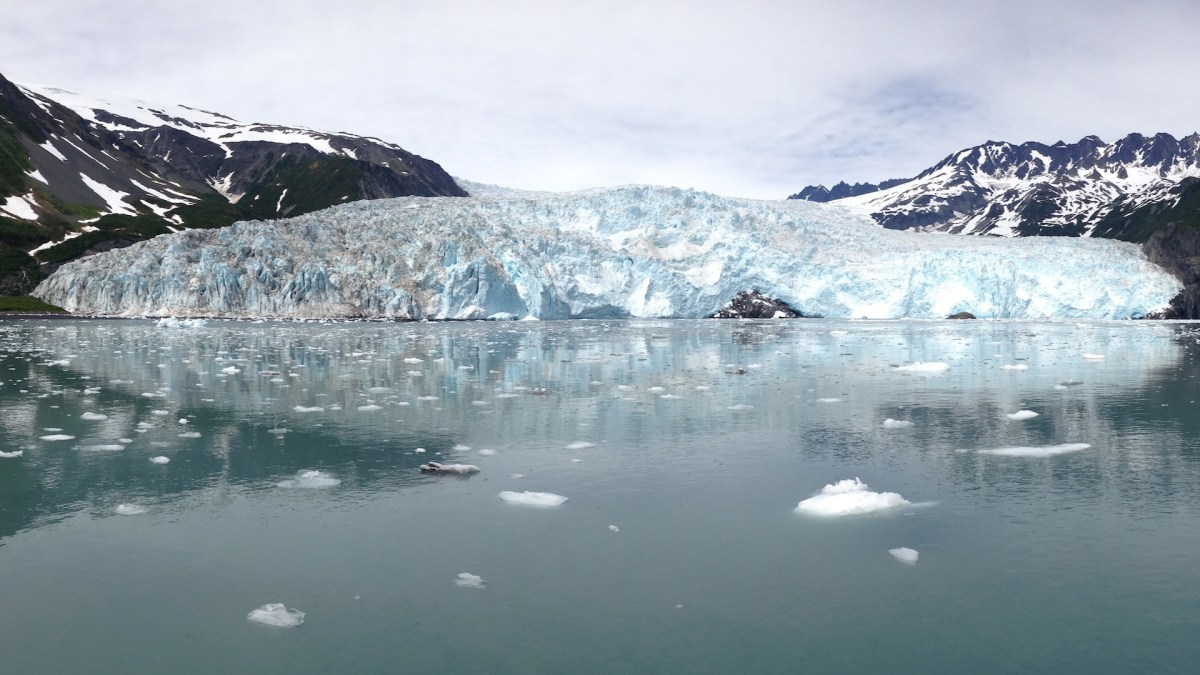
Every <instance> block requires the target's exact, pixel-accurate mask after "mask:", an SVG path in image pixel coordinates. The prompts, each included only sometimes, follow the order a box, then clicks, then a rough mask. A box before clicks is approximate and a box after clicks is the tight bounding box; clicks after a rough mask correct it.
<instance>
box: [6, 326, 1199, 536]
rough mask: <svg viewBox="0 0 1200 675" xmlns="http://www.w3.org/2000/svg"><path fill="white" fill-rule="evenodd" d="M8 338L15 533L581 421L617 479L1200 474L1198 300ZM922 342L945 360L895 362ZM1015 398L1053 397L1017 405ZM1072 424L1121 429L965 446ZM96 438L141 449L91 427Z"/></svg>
mask: <svg viewBox="0 0 1200 675" xmlns="http://www.w3.org/2000/svg"><path fill="white" fill-rule="evenodd" d="M0 345H2V346H3V350H4V353H3V357H2V359H0V379H2V384H0V449H3V450H5V451H12V450H18V449H20V450H23V452H24V456H23V457H21V458H18V459H0V538H2V537H6V536H9V535H11V534H13V533H15V532H19V531H22V530H25V529H29V528H36V527H39V526H41V525H44V524H46V523H48V522H53V521H54V520H56V519H59V518H62V517H64V516H66V515H69V514H72V513H75V512H79V511H85V512H91V513H93V514H94V515H107V514H109V513H111V512H112V508H113V506H114V505H115V504H117V503H118V502H128V501H139V500H140V501H142V502H145V503H148V504H151V505H158V506H164V505H168V504H169V503H170V502H171V501H172V500H175V499H178V498H179V497H181V496H183V495H186V494H189V493H194V492H197V491H206V490H207V491H211V492H212V493H213V494H216V495H220V494H234V493H237V492H239V491H256V490H271V489H275V488H274V483H275V482H276V481H278V480H280V479H282V478H286V477H289V476H291V475H292V474H294V473H295V472H296V471H299V470H302V469H320V470H322V471H326V472H329V473H331V474H333V475H335V476H337V477H338V478H340V479H341V480H342V481H343V483H342V485H341V486H339V489H338V490H336V491H334V492H332V493H331V495H332V496H331V498H332V499H364V498H370V496H371V494H372V493H389V492H394V491H397V490H405V489H409V488H411V487H413V486H416V485H420V484H422V483H423V482H427V481H429V480H435V479H431V478H429V477H425V476H422V475H421V474H420V473H419V471H417V468H416V467H417V466H418V465H419V464H421V463H423V462H425V461H427V460H429V459H439V460H442V461H447V460H449V461H466V462H478V461H480V457H479V456H478V455H477V454H476V451H477V450H478V449H480V448H485V447H486V448H493V449H496V448H498V449H500V450H501V451H512V452H523V453H533V454H531V455H530V456H531V457H535V458H537V457H546V458H553V461H566V460H568V459H572V458H574V457H568V456H569V455H572V452H576V451H566V450H564V449H563V448H564V446H565V445H566V444H568V443H570V442H572V441H576V440H588V441H591V442H595V443H596V444H597V445H596V446H595V447H593V448H589V449H580V450H579V451H577V452H576V454H582V455H584V456H586V458H587V459H588V460H589V461H591V462H593V463H594V465H595V466H597V467H598V468H597V469H595V470H596V471H598V472H601V473H607V474H608V476H607V479H608V480H610V481H618V480H620V478H621V476H622V475H625V474H639V473H643V474H644V473H650V472H653V471H660V470H661V469H662V467H663V466H665V465H673V466H677V467H679V470H680V471H682V472H685V473H686V472H687V471H695V472H697V473H703V472H709V471H712V468H711V467H712V465H713V462H714V461H724V460H725V459H726V457H721V456H714V451H713V448H714V447H717V448H722V450H720V451H719V452H718V453H717V454H718V455H719V454H720V452H728V451H729V450H728V448H731V447H740V448H745V449H746V450H747V451H749V452H761V453H764V455H769V456H772V457H776V456H778V457H780V458H791V457H798V456H799V457H804V458H806V461H825V462H828V463H831V464H844V465H853V464H855V463H862V462H864V461H868V460H870V461H876V462H877V461H880V460H879V458H880V457H894V458H895V459H894V460H889V461H895V462H918V463H920V464H921V465H922V466H924V467H926V469H925V470H926V471H930V472H933V473H934V474H936V475H937V476H938V479H937V480H942V481H948V482H950V483H953V484H956V485H958V486H960V488H961V489H975V488H979V487H980V486H983V487H985V488H986V489H989V490H997V491H1001V492H1005V491H1017V492H1020V491H1022V490H1025V491H1029V490H1033V489H1035V487H1034V486H1041V485H1046V484H1051V485H1052V484H1055V483H1061V484H1066V485H1069V486H1071V488H1072V489H1073V490H1074V491H1075V492H1076V493H1082V494H1093V495H1097V498H1105V499H1117V500H1123V501H1127V502H1129V504H1130V508H1134V507H1136V506H1137V505H1138V504H1145V503H1147V502H1149V501H1157V502H1158V503H1161V502H1162V500H1164V499H1167V500H1182V499H1195V497H1196V496H1197V495H1196V494H1195V491H1196V489H1197V488H1196V487H1195V485H1196V481H1195V480H1194V478H1195V473H1196V467H1195V459H1196V457H1197V452H1198V450H1197V447H1196V445H1195V443H1194V442H1192V441H1190V440H1189V439H1194V438H1197V436H1198V435H1197V431H1200V429H1198V428H1197V425H1198V424H1200V422H1198V421H1197V419H1198V418H1197V416H1196V415H1194V414H1193V413H1194V400H1196V399H1198V398H1200V396H1198V395H1197V392H1196V377H1197V374H1200V365H1198V364H1197V360H1196V356H1197V331H1196V329H1195V328H1194V327H1193V326H1191V325H1187V324H1166V323H1136V324H1134V323H1095V324H1090V323H1089V324H1074V323H1062V324H1054V323H1047V324H1036V325H1031V324H1022V323H1005V322H957V323H945V322H830V321H777V322H738V321H733V322H717V321H659V322H656V321H645V322H600V321H595V322H590V321H589V322H582V321H581V322H558V323H532V324H531V323H520V324H494V323H489V324H483V323H465V324H464V323H456V324H336V325H309V324H281V323H245V322H210V323H209V324H207V325H206V326H204V327H198V328H161V327H159V326H157V325H156V324H155V323H152V322H143V321H82V320H56V321H41V320H33V321H31V320H16V321H6V322H4V323H3V324H0ZM1084 352H1091V353H1099V354H1106V355H1107V356H1108V358H1107V359H1105V360H1103V361H1086V360H1084V359H1082V358H1081V354H1083V353H1084ZM917 361H925V362H934V361H941V362H946V363H948V364H949V365H950V368H949V370H947V371H946V372H944V373H940V374H909V373H901V372H898V371H896V370H895V367H896V366H898V365H902V364H909V363H913V362H917ZM1004 366H1010V368H1008V369H1006V368H1004ZM1013 366H1017V367H1018V368H1013ZM1020 366H1026V367H1027V368H1025V369H1019V367H1020ZM1064 382H1070V383H1071V384H1069V385H1064V384H1063V383H1064ZM1019 409H1032V410H1035V411H1038V412H1039V413H1040V415H1039V417H1037V418H1035V419H1032V420H1026V421H1021V422H1014V421H1011V420H1008V419H1006V418H1005V414H1007V413H1011V412H1014V411H1016V410H1019ZM85 412H91V413H96V414H101V415H105V416H107V417H106V419H102V420H84V419H82V418H81V415H82V414H83V413H85ZM886 418H893V419H900V420H906V421H911V422H912V423H913V426H912V427H911V428H910V429H906V430H888V429H883V428H882V425H881V423H882V421H883V420H884V419H886ZM49 430H61V431H55V432H51V431H49ZM51 433H62V434H67V435H72V436H75V439H74V440H69V441H46V440H42V437H44V436H47V435H49V434H51ZM195 433H198V434H199V437H196V438H189V437H187V436H186V434H195ZM181 434H184V435H182V436H181ZM1066 442H1086V443H1090V444H1092V445H1093V446H1094V447H1095V448H1098V449H1101V450H1102V451H1097V452H1087V453H1079V454H1078V455H1075V456H1071V457H1062V458H1058V459H1056V460H1055V461H1054V462H1040V463H1039V462H1027V461H1026V462H1023V461H1003V460H1000V461H998V460H997V458H994V457H987V456H984V455H980V454H978V453H976V452H972V451H971V450H976V449H984V448H996V447H1001V446H1006V445H1030V446H1041V445H1048V444H1056V443H1066ZM96 446H99V447H111V446H119V447H124V448H125V449H123V450H86V449H81V448H87V447H96ZM456 448H457V449H456ZM468 448H469V449H468ZM418 449H423V452H419V451H418ZM538 453H540V454H538ZM155 455H166V456H168V457H170V458H171V462H170V464H168V465H165V466H158V465H154V464H152V463H151V462H150V461H149V458H150V457H151V456H155ZM538 461H541V460H538ZM689 462H691V463H692V464H688V463H689ZM843 477H845V476H830V477H829V478H830V479H833V478H843ZM748 489H751V488H749V487H748ZM1005 494H1008V492H1005Z"/></svg>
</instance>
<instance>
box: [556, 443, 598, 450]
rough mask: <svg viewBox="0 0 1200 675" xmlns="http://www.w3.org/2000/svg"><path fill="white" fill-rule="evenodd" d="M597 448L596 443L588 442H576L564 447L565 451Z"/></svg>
mask: <svg viewBox="0 0 1200 675" xmlns="http://www.w3.org/2000/svg"><path fill="white" fill-rule="evenodd" d="M595 446H596V444H595V443H588V442H587V441H575V442H574V443H567V444H566V445H564V446H563V450H586V449H588V448H593V447H595Z"/></svg>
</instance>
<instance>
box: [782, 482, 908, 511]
mask: <svg viewBox="0 0 1200 675" xmlns="http://www.w3.org/2000/svg"><path fill="white" fill-rule="evenodd" d="M908 503H909V501H908V500H907V499H905V498H904V497H901V496H900V495H899V494H897V493H895V492H871V491H869V490H867V484H866V483H864V482H862V481H861V480H859V479H857V478H853V479H849V478H848V479H846V480H843V481H838V482H837V483H833V484H830V485H826V486H825V487H823V488H821V491H820V492H818V493H817V494H815V495H813V496H812V497H809V498H808V499H805V500H804V501H802V502H800V503H799V504H797V505H796V510H797V511H804V512H806V513H812V514H816V515H820V516H849V515H854V514H858V513H871V512H872V511H878V510H881V509H890V508H893V507H896V506H903V505H905V504H908Z"/></svg>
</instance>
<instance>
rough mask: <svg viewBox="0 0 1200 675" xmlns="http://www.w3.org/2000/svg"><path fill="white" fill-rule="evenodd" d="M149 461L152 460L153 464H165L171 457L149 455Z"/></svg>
mask: <svg viewBox="0 0 1200 675" xmlns="http://www.w3.org/2000/svg"><path fill="white" fill-rule="evenodd" d="M150 461H151V462H154V463H155V464H167V463H169V462H170V461H171V458H170V457H166V456H164V455H158V456H157V457H151V458H150Z"/></svg>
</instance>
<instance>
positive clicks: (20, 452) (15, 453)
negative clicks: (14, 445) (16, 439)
mask: <svg viewBox="0 0 1200 675" xmlns="http://www.w3.org/2000/svg"><path fill="white" fill-rule="evenodd" d="M24 454H25V451H24V450H13V451H12V452H4V451H0V459H13V458H14V457H20V456H21V455H24Z"/></svg>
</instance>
